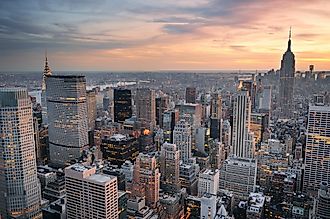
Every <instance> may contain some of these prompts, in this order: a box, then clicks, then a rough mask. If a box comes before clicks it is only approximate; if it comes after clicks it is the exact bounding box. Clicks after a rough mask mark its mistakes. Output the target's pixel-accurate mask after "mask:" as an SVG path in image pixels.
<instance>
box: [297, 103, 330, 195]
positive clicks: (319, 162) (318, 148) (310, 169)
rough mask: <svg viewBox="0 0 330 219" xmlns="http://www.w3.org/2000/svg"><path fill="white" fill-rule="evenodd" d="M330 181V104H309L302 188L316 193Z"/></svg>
mask: <svg viewBox="0 0 330 219" xmlns="http://www.w3.org/2000/svg"><path fill="white" fill-rule="evenodd" d="M321 182H328V183H330V106H312V105H311V106H309V112H308V124H307V138H306V150H305V171H304V181H303V190H304V191H305V192H307V193H311V194H314V195H315V194H316V193H317V190H318V189H319V186H320V184H321Z"/></svg>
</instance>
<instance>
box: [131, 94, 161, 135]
mask: <svg viewBox="0 0 330 219" xmlns="http://www.w3.org/2000/svg"><path fill="white" fill-rule="evenodd" d="M135 104H136V116H137V118H138V119H139V121H140V122H141V123H142V124H143V126H144V127H146V128H150V129H153V128H154V127H155V126H156V96H155V91H154V90H152V89H149V88H139V89H137V90H136V96H135Z"/></svg>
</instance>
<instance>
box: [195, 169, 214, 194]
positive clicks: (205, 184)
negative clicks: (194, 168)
mask: <svg viewBox="0 0 330 219" xmlns="http://www.w3.org/2000/svg"><path fill="white" fill-rule="evenodd" d="M218 189H219V170H218V169H215V170H210V169H206V170H204V171H203V172H201V173H199V177H198V196H199V197H202V196H203V195H204V194H205V193H208V194H212V195H217V193H218Z"/></svg>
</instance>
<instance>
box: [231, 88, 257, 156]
mask: <svg viewBox="0 0 330 219" xmlns="http://www.w3.org/2000/svg"><path fill="white" fill-rule="evenodd" d="M250 119H251V100H250V96H249V95H248V92H247V91H238V93H237V94H236V95H235V98H234V107H233V131H232V145H231V154H232V155H235V156H237V157H241V158H252V157H254V139H253V133H252V132H251V131H250Z"/></svg>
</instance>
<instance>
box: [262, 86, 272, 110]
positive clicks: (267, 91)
mask: <svg viewBox="0 0 330 219" xmlns="http://www.w3.org/2000/svg"><path fill="white" fill-rule="evenodd" d="M271 109H272V87H271V86H264V87H263V88H262V91H261V95H260V98H259V112H261V113H268V114H270V112H271Z"/></svg>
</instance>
